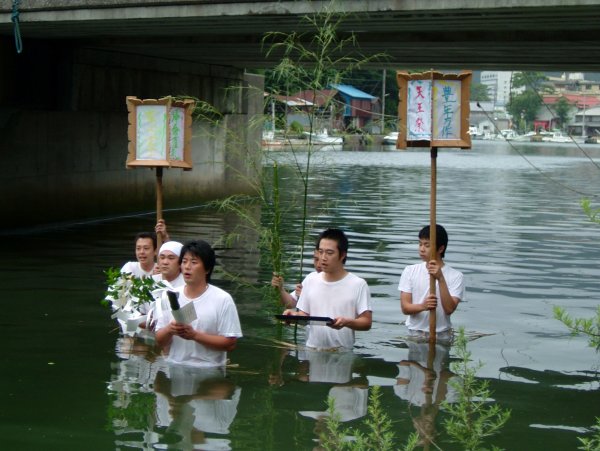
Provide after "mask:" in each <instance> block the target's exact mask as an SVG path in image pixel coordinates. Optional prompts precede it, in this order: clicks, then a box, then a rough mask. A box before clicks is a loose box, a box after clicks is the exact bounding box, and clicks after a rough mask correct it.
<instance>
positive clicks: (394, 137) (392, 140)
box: [381, 132, 399, 145]
mask: <svg viewBox="0 0 600 451" xmlns="http://www.w3.org/2000/svg"><path fill="white" fill-rule="evenodd" d="M398 135H399V133H398V132H390V133H389V134H387V135H385V136H384V137H383V140H382V141H381V142H382V143H383V144H387V145H392V144H393V145H396V142H398Z"/></svg>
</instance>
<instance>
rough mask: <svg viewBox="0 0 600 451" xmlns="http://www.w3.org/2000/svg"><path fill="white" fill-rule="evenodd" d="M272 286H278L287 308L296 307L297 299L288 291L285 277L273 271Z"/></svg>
mask: <svg viewBox="0 0 600 451" xmlns="http://www.w3.org/2000/svg"><path fill="white" fill-rule="evenodd" d="M271 286H272V287H274V288H277V290H278V291H279V297H280V299H281V304H282V305H283V306H284V307H286V308H293V307H296V303H297V302H298V301H297V299H294V297H293V296H292V295H291V294H290V293H288V292H287V291H286V289H285V287H284V282H283V277H281V276H280V275H277V274H275V273H273V278H272V279H271Z"/></svg>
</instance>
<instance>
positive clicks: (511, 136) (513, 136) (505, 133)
mask: <svg viewBox="0 0 600 451" xmlns="http://www.w3.org/2000/svg"><path fill="white" fill-rule="evenodd" d="M499 137H500V138H503V139H505V140H506V141H515V140H516V141H519V140H521V135H519V134H518V133H517V132H516V131H514V130H512V129H509V128H507V129H505V130H500V136H499Z"/></svg>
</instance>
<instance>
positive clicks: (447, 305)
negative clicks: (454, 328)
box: [427, 260, 460, 315]
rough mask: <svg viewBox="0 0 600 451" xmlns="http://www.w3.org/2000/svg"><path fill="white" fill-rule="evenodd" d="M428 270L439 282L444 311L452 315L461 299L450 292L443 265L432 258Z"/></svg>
mask: <svg viewBox="0 0 600 451" xmlns="http://www.w3.org/2000/svg"><path fill="white" fill-rule="evenodd" d="M427 270H428V271H429V274H431V275H432V276H433V277H434V278H435V279H436V280H437V282H438V287H439V290H440V297H441V301H442V308H443V309H444V313H445V314H446V315H452V313H454V310H456V307H458V303H459V302H460V299H458V298H457V297H454V296H452V295H451V294H450V290H449V289H448V284H447V283H446V279H445V278H444V273H443V272H442V267H441V266H440V264H439V263H438V262H437V261H436V260H431V261H429V263H427Z"/></svg>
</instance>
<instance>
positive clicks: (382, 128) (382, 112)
mask: <svg viewBox="0 0 600 451" xmlns="http://www.w3.org/2000/svg"><path fill="white" fill-rule="evenodd" d="M385 76H386V69H383V81H382V83H381V134H382V135H383V134H384V133H385Z"/></svg>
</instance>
